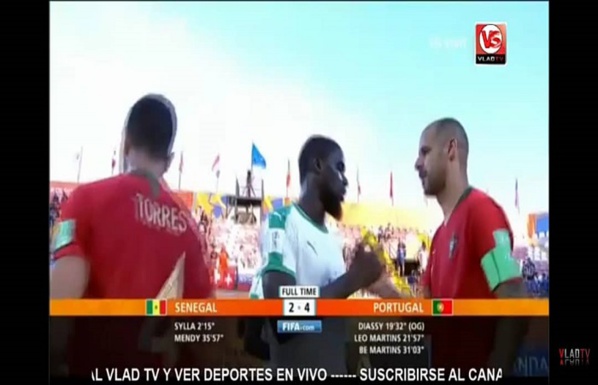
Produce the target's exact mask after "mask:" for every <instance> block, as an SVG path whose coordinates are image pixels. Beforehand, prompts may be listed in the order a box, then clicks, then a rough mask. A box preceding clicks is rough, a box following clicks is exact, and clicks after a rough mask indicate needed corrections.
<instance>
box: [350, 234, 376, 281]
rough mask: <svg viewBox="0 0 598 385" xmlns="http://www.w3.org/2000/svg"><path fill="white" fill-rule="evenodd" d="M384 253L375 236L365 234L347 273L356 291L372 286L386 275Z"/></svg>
mask: <svg viewBox="0 0 598 385" xmlns="http://www.w3.org/2000/svg"><path fill="white" fill-rule="evenodd" d="M382 253H383V250H382V247H381V246H380V245H379V244H378V241H377V239H376V237H375V235H374V234H372V233H370V232H364V233H363V237H362V240H361V242H359V244H358V245H357V250H356V251H355V255H354V257H353V261H352V262H351V265H350V266H349V270H348V271H347V275H348V276H349V278H350V281H351V282H352V284H353V285H352V286H353V287H354V288H355V289H356V291H357V290H360V289H365V288H367V287H369V286H371V285H372V284H373V283H374V282H376V281H378V280H379V279H380V277H381V276H382V275H383V274H384V273H385V270H386V266H385V263H384V262H383V261H382Z"/></svg>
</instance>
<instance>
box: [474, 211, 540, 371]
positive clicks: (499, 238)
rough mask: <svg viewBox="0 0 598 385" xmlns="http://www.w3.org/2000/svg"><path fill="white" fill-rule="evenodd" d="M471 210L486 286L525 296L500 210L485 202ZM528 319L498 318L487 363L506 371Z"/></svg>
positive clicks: (498, 294)
mask: <svg viewBox="0 0 598 385" xmlns="http://www.w3.org/2000/svg"><path fill="white" fill-rule="evenodd" d="M482 208H483V210H481V212H477V213H474V214H473V218H472V222H471V228H470V229H471V231H472V232H473V233H474V236H475V238H474V239H476V241H477V246H478V247H477V250H476V252H477V253H478V254H479V255H481V267H482V270H483V271H484V275H485V276H486V280H487V282H488V285H489V287H490V289H491V290H492V291H493V292H494V293H495V295H496V297H497V298H499V299H505V298H511V299H512V298H524V297H525V296H526V291H525V287H524V284H523V280H522V279H521V278H522V277H521V272H520V271H519V265H518V264H517V262H516V261H515V260H514V258H513V257H512V237H511V233H510V227H509V225H508V223H507V220H506V217H505V215H504V213H503V212H502V210H501V209H500V208H499V207H498V206H496V205H494V204H490V203H489V204H487V205H486V207H482ZM528 323H529V320H528V319H527V318H524V317H503V318H501V319H500V320H499V322H498V325H497V329H496V334H495V340H494V341H495V342H494V349H493V352H492V354H491V356H490V362H489V365H491V366H494V367H499V368H502V369H503V373H505V374H508V373H510V371H511V370H512V368H513V364H514V362H515V359H516V357H517V351H518V350H519V348H520V346H521V344H522V342H523V339H524V337H525V334H526V332H527V327H528Z"/></svg>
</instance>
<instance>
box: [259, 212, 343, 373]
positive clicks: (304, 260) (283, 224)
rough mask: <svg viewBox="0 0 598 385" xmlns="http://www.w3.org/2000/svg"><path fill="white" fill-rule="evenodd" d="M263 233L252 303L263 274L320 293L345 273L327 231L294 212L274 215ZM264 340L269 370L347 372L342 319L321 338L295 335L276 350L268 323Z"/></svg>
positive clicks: (329, 322) (326, 324)
mask: <svg viewBox="0 0 598 385" xmlns="http://www.w3.org/2000/svg"><path fill="white" fill-rule="evenodd" d="M263 228H264V229H263V233H262V240H261V254H262V262H263V263H262V267H261V268H260V270H259V271H258V273H257V274H256V276H255V278H254V280H253V283H252V287H251V292H250V295H251V298H254V299H261V298H264V295H263V289H262V279H261V278H262V275H263V274H264V273H265V272H268V271H279V272H283V273H286V274H289V275H292V276H293V277H295V280H296V282H297V285H301V286H303V285H305V286H319V287H322V286H326V285H328V284H329V283H331V282H333V281H334V280H336V279H337V278H338V277H340V276H341V275H343V274H344V273H345V263H344V260H343V253H342V248H341V246H340V244H339V242H338V239H337V237H335V236H334V235H333V234H331V233H330V232H329V231H328V228H327V227H325V226H321V225H318V224H316V223H314V222H313V221H312V220H311V219H310V218H309V217H308V216H307V215H306V214H305V213H304V212H303V210H301V208H300V207H299V206H297V205H291V206H288V207H285V208H282V209H280V210H276V211H274V212H273V213H271V214H270V215H269V217H268V219H267V221H266V222H265V223H264V224H263ZM263 336H264V340H265V341H267V342H268V343H269V344H270V357H271V362H270V364H271V365H272V366H274V367H297V368H324V369H327V370H328V373H329V374H337V373H338V374H343V373H345V372H346V370H347V369H346V364H345V352H346V342H347V341H346V330H345V321H344V320H343V319H342V318H328V319H324V320H323V323H322V333H321V334H304V335H299V336H296V337H295V338H293V339H291V340H290V341H287V342H286V343H284V344H278V342H277V341H276V339H275V338H274V337H273V335H272V330H271V327H270V324H269V323H266V326H265V329H264V334H263Z"/></svg>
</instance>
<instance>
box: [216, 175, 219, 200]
mask: <svg viewBox="0 0 598 385" xmlns="http://www.w3.org/2000/svg"><path fill="white" fill-rule="evenodd" d="M219 184H220V171H219V170H218V171H216V194H218V185H219Z"/></svg>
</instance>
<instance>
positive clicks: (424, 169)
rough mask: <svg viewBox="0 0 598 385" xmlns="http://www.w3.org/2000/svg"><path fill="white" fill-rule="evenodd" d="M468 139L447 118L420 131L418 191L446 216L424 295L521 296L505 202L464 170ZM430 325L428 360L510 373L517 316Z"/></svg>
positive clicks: (519, 325)
mask: <svg viewBox="0 0 598 385" xmlns="http://www.w3.org/2000/svg"><path fill="white" fill-rule="evenodd" d="M468 154H469V141H468V139H467V134H466V132H465V129H464V128H463V126H462V125H461V123H459V121H457V120H456V119H453V118H444V119H440V120H437V121H435V122H433V123H431V124H430V125H429V126H427V127H426V128H425V129H424V131H423V132H422V134H421V138H420V143H419V153H418V157H417V160H416V162H415V169H416V170H417V172H418V174H419V177H420V179H421V183H422V186H423V189H424V193H425V194H426V195H427V196H433V197H435V198H436V200H437V201H438V204H439V205H440V207H441V208H442V212H443V214H444V221H443V223H442V224H441V225H440V227H439V228H438V229H437V230H436V233H435V234H434V237H433V239H432V245H431V249H430V257H429V261H428V265H427V267H426V270H425V272H424V276H423V279H422V285H423V290H424V295H425V296H426V297H428V298H459V299H460V298H478V299H493V298H519V297H525V296H526V291H525V287H524V285H523V281H522V277H521V273H520V270H519V266H518V264H517V262H516V261H515V260H514V259H513V257H512V255H511V254H512V248H513V235H512V232H511V228H510V225H509V222H508V220H507V217H506V215H505V213H504V211H503V209H502V208H501V207H500V206H499V205H498V204H497V203H496V202H495V201H494V200H493V199H492V198H490V197H489V196H488V195H486V194H485V193H484V192H482V191H480V190H478V189H476V188H473V187H472V186H471V185H470V184H469V180H468V177H467V161H468ZM436 326H437V327H438V328H434V326H433V337H432V338H433V339H432V347H433V349H432V354H433V357H432V360H433V365H434V366H444V367H462V368H474V367H477V368H480V367H486V366H491V367H499V368H502V369H503V374H508V373H509V372H510V371H511V368H512V367H513V364H514V361H515V359H516V356H517V350H518V348H519V346H520V345H521V342H522V340H523V338H524V335H525V332H526V329H527V322H526V320H524V319H521V318H514V317H513V318H502V319H498V318H496V317H486V318H476V319H471V318H458V319H457V318H454V319H442V320H438V322H437V325H436Z"/></svg>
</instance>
